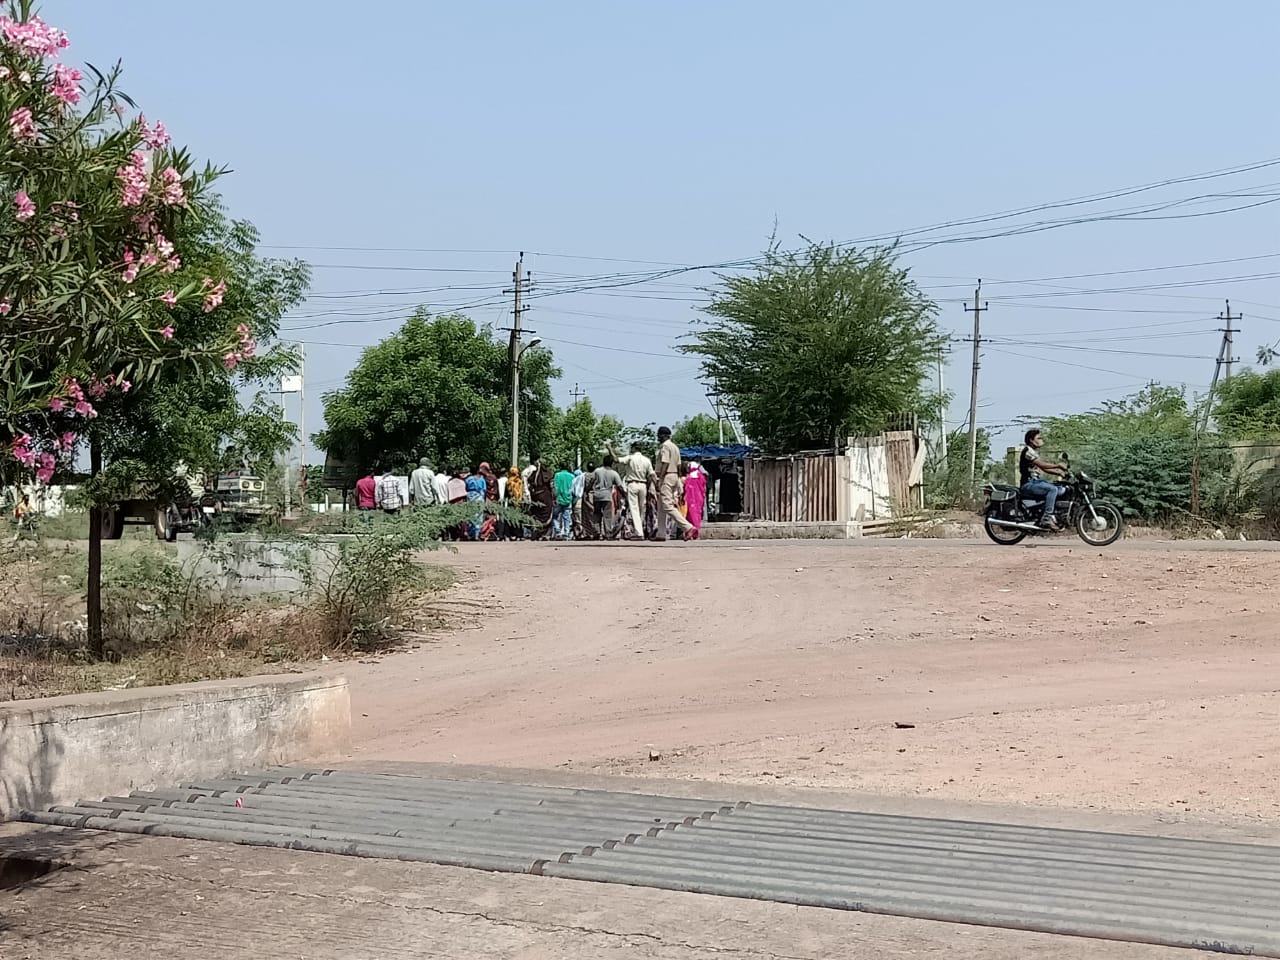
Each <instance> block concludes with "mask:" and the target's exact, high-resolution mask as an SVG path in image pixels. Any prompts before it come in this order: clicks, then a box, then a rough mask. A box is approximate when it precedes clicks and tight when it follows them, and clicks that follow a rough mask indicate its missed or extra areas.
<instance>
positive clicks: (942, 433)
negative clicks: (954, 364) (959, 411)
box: [938, 353, 947, 466]
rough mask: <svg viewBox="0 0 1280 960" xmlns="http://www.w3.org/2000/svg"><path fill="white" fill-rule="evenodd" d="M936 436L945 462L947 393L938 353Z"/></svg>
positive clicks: (940, 356) (940, 357)
mask: <svg viewBox="0 0 1280 960" xmlns="http://www.w3.org/2000/svg"><path fill="white" fill-rule="evenodd" d="M938 436H939V439H940V440H941V447H942V449H941V452H942V463H943V466H946V463H947V394H946V390H945V388H944V387H943V385H942V354H941V353H939V354H938Z"/></svg>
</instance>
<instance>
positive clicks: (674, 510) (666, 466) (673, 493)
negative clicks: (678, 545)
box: [657, 427, 693, 540]
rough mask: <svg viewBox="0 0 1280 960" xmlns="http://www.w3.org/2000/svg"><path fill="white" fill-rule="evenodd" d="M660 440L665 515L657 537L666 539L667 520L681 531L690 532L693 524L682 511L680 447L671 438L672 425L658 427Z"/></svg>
mask: <svg viewBox="0 0 1280 960" xmlns="http://www.w3.org/2000/svg"><path fill="white" fill-rule="evenodd" d="M658 442H659V446H658V467H657V473H658V495H659V496H660V497H661V498H662V511H663V514H664V515H665V516H661V517H659V518H658V536H657V539H658V540H666V539H667V521H670V522H671V523H673V524H675V527H676V529H677V530H679V531H680V532H681V533H688V532H689V531H691V530H692V529H693V525H692V524H691V523H689V521H688V520H687V519H685V517H684V515H683V514H681V513H680V448H679V447H677V446H676V445H675V442H674V441H673V440H672V439H671V428H670V427H659V428H658Z"/></svg>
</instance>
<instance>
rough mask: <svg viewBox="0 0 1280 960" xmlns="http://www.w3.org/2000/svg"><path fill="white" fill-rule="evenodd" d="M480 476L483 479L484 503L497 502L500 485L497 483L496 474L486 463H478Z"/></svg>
mask: <svg viewBox="0 0 1280 960" xmlns="http://www.w3.org/2000/svg"><path fill="white" fill-rule="evenodd" d="M480 476H481V478H482V479H483V480H484V499H485V502H486V503H497V502H498V500H499V498H500V497H501V496H502V485H501V484H499V483H498V475H497V474H496V473H494V472H493V467H491V466H489V464H487V463H482V464H480Z"/></svg>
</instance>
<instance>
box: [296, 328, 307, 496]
mask: <svg viewBox="0 0 1280 960" xmlns="http://www.w3.org/2000/svg"><path fill="white" fill-rule="evenodd" d="M306 384H307V345H306V344H305V343H299V344H298V487H299V489H300V490H301V492H302V514H303V516H306V515H307V513H308V509H307V396H306V394H305V393H304V392H303V391H304V390H305V388H306Z"/></svg>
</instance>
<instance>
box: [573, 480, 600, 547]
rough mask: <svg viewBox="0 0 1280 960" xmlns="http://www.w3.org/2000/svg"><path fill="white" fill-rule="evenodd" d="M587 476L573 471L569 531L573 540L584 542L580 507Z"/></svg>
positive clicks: (584, 492) (584, 534)
mask: <svg viewBox="0 0 1280 960" xmlns="http://www.w3.org/2000/svg"><path fill="white" fill-rule="evenodd" d="M587 469H588V470H594V469H595V467H593V466H588V467H587ZM586 486H587V475H586V474H585V473H583V472H582V471H581V470H575V471H573V489H572V493H573V518H572V522H571V530H572V534H573V539H575V540H585V539H587V538H586V533H585V531H584V530H583V527H582V509H583V507H582V505H583V499H584V497H585V496H586Z"/></svg>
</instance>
